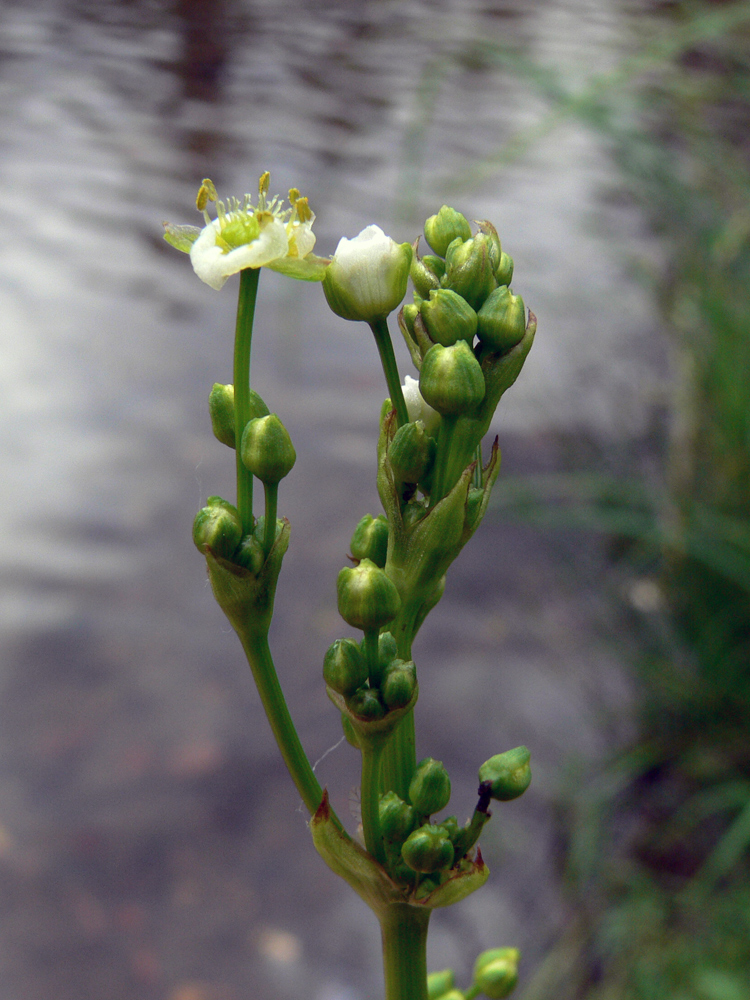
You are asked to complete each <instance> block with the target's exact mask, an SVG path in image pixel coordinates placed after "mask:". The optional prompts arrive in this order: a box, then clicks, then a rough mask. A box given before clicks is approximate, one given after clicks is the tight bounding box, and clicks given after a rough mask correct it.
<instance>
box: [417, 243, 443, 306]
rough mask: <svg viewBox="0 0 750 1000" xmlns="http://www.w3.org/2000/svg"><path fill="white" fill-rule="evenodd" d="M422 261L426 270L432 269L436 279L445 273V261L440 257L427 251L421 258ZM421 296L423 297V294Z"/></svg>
mask: <svg viewBox="0 0 750 1000" xmlns="http://www.w3.org/2000/svg"><path fill="white" fill-rule="evenodd" d="M422 263H423V264H424V266H425V267H426V268H427V269H428V270H430V271H432V273H433V274H434V275H435V277H436V278H437V279H438V281H440V279H441V278H442V277H443V275H444V274H445V261H444V260H443V258H442V257H435V256H434V255H433V254H429V253H428V254H425V256H424V257H423V258H422ZM422 297H423V298H424V296H422Z"/></svg>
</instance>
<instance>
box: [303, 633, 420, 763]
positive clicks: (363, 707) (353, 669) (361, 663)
mask: <svg viewBox="0 0 750 1000" xmlns="http://www.w3.org/2000/svg"><path fill="white" fill-rule="evenodd" d="M323 679H324V680H325V682H326V685H327V686H328V688H329V690H330V691H333V692H336V694H339V695H341V697H342V698H343V700H344V703H345V706H346V709H347V710H348V711H349V712H350V713H351V715H352V716H354V717H355V719H356V720H358V721H359V722H365V723H367V722H379V721H380V720H381V719H384V718H385V717H386V716H387V715H388V714H389V713H390V712H397V711H398V710H400V709H403V708H405V707H406V706H407V705H409V704H410V703H411V702H412V700H413V699H414V696H415V693H416V689H417V671H416V667H415V666H414V662H413V661H412V660H402V659H400V658H399V656H398V650H397V647H396V641H395V639H394V638H393V636H392V635H391V633H390V632H383V633H381V634H380V635H379V636H378V645H377V663H376V664H375V666H374V667H373V664H372V663H371V662H369V660H368V656H367V650H366V647H365V644H364V642H361V643H359V642H356V641H355V640H354V639H337V640H336V641H335V642H334V643H333V645H331V646H329V648H328V650H327V652H326V654H325V657H324V660H323ZM345 718H346V717H345ZM350 742H352V741H351V740H350ZM354 742H355V745H356V739H355V740H354Z"/></svg>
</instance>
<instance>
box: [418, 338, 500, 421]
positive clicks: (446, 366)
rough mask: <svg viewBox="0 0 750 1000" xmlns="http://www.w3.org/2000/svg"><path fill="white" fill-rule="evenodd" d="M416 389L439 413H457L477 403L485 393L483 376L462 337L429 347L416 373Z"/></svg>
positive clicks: (469, 409) (466, 411)
mask: <svg viewBox="0 0 750 1000" xmlns="http://www.w3.org/2000/svg"><path fill="white" fill-rule="evenodd" d="M419 391H420V392H421V393H422V396H423V398H424V400H425V402H426V403H427V404H428V405H429V406H431V407H432V408H433V409H434V410H437V411H438V413H441V414H442V415H443V416H458V415H459V414H461V413H468V412H469V411H471V410H474V409H476V407H477V406H479V404H480V403H481V402H482V400H483V399H484V393H485V384H484V375H483V374H482V368H481V366H480V364H479V362H478V361H477V359H476V358H475V357H474V353H473V351H472V349H471V348H470V347H469V345H468V344H467V343H466V341H465V340H459V341H457V342H456V343H455V344H453V345H452V346H451V347H443V346H442V344H435V346H434V347H431V348H430V349H429V351H428V352H427V354H425V356H424V361H423V362H422V370H421V372H420V373H419Z"/></svg>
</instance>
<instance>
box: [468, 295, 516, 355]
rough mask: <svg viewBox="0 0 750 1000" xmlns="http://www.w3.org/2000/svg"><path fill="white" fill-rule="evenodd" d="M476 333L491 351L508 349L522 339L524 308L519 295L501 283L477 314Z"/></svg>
mask: <svg viewBox="0 0 750 1000" xmlns="http://www.w3.org/2000/svg"><path fill="white" fill-rule="evenodd" d="M477 319H478V325H477V334H478V335H479V339H480V340H481V342H482V344H483V345H484V346H485V347H488V348H490V350H492V351H509V350H510V349H511V347H515V346H516V344H519V343H520V342H521V341H522V340H523V335H524V333H525V332H526V308H525V306H524V304H523V299H522V298H521V296H520V295H514V294H513V293H512V292H511V290H510V289H509V288H508V286H507V285H501V286H500V287H499V288H496V289H495V291H494V292H492V294H491V295H490V296H489V297H488V298H487V300H486V302H485V303H484V305H483V306H482V308H481V309H480V310H479V312H478V314H477Z"/></svg>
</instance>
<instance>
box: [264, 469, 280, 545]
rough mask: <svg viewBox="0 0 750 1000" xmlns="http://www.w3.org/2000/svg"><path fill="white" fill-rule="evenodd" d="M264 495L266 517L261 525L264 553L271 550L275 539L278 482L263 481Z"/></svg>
mask: <svg viewBox="0 0 750 1000" xmlns="http://www.w3.org/2000/svg"><path fill="white" fill-rule="evenodd" d="M263 489H264V491H265V495H266V517H265V523H264V527H263V551H264V552H265V554H266V555H268V553H269V552H270V551H271V547H272V546H273V543H274V542H275V541H276V511H277V509H278V504H279V484H278V483H264V484H263Z"/></svg>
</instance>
